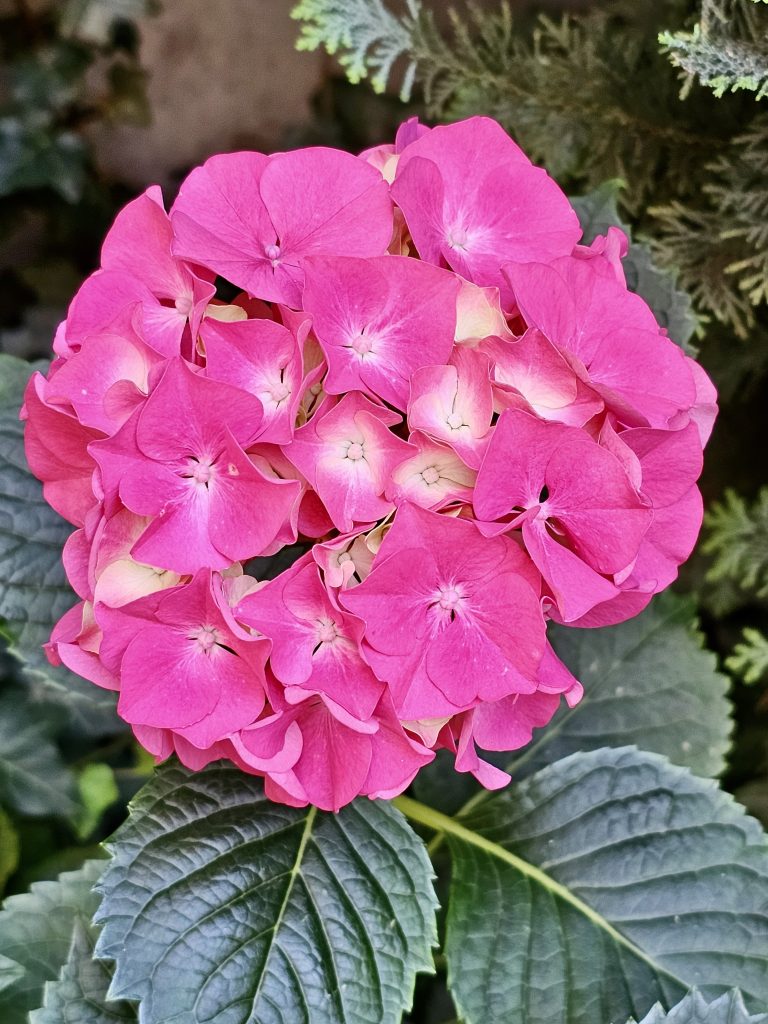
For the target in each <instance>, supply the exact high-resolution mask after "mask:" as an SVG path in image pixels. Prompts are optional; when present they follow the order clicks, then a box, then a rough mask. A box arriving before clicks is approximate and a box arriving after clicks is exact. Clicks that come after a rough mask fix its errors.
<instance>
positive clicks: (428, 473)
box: [421, 466, 440, 484]
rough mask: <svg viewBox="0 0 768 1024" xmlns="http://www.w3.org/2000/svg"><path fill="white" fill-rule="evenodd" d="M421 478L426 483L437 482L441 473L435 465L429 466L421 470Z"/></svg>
mask: <svg viewBox="0 0 768 1024" xmlns="http://www.w3.org/2000/svg"><path fill="white" fill-rule="evenodd" d="M421 479H422V480H423V481H424V483H425V484H436V483H437V482H438V480H439V479H440V473H439V472H438V470H437V469H435V467H434V466H427V468H426V469H423V470H422V471H421Z"/></svg>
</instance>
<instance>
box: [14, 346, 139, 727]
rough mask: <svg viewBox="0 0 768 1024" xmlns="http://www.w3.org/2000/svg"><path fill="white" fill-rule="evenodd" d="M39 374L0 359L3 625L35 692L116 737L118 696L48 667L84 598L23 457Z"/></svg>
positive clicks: (58, 522) (61, 533)
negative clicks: (50, 648)
mask: <svg viewBox="0 0 768 1024" xmlns="http://www.w3.org/2000/svg"><path fill="white" fill-rule="evenodd" d="M34 369H41V370H44V369H46V364H44V363H43V364H36V365H35V366H30V364H29V363H26V362H24V361H23V360H21V359H16V358H14V357H13V356H8V355H3V354H0V620H3V621H4V623H5V626H4V630H3V631H4V632H5V633H6V634H7V635H8V638H9V641H10V646H9V650H10V652H11V653H12V654H13V655H15V656H16V657H17V658H19V659H20V660H21V661H23V662H24V663H25V667H26V671H25V675H26V676H27V678H28V680H29V682H30V684H31V686H32V688H33V691H37V694H38V695H39V696H42V697H43V699H47V700H48V701H51V700H54V701H56V702H57V703H59V704H60V706H61V707H62V709H63V710H64V713H65V714H66V715H67V716H68V717H69V718H70V719H71V720H72V722H73V723H74V724H75V725H76V726H79V727H81V729H82V730H83V731H85V732H87V733H96V734H104V733H109V732H116V731H119V730H120V728H121V726H120V724H119V719H118V718H117V715H116V713H115V711H114V704H115V701H114V696H113V695H112V694H111V693H108V692H107V691H105V690H100V689H99V688H98V687H96V686H94V685H93V684H92V683H87V682H86V681H85V680H83V679H80V678H79V677H78V676H76V675H74V674H73V673H72V672H69V671H68V670H67V669H65V668H63V667H59V668H54V667H53V666H51V665H49V664H48V661H47V659H46V657H45V654H44V652H43V647H42V645H43V644H44V643H45V642H46V641H47V640H48V637H49V636H50V632H51V628H52V627H53V625H54V623H55V622H56V621H57V620H58V619H59V618H60V617H61V616H62V615H63V614H64V612H65V611H66V610H67V609H68V608H70V607H71V606H72V605H73V604H74V603H75V602H76V600H77V598H76V596H75V594H74V593H73V592H72V590H71V589H70V587H69V584H68V583H67V580H66V577H65V575H64V567H63V565H62V562H61V552H62V548H63V547H64V542H65V540H66V539H67V537H68V535H69V533H70V532H71V530H72V527H71V526H70V525H69V524H68V523H66V522H65V521H64V520H63V519H62V518H61V517H60V516H59V515H58V514H57V513H56V512H54V510H53V509H52V508H51V507H50V506H49V505H48V504H47V503H46V501H45V499H44V498H43V489H42V487H41V485H40V483H39V482H38V481H37V480H36V479H35V478H34V477H33V476H32V474H31V473H30V471H29V469H28V467H27V462H26V458H25V456H24V425H23V424H22V423H21V422H20V421H19V408H20V406H21V403H22V399H23V395H24V387H25V385H26V383H27V380H28V379H29V375H30V373H31V372H32V370H34Z"/></svg>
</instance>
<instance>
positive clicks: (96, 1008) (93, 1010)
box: [29, 919, 137, 1024]
mask: <svg viewBox="0 0 768 1024" xmlns="http://www.w3.org/2000/svg"><path fill="white" fill-rule="evenodd" d="M97 934H98V933H97V932H96V929H95V928H94V927H93V925H91V926H90V927H89V926H87V925H86V924H85V923H84V922H83V921H81V920H80V919H77V920H76V921H75V927H74V931H73V934H72V945H71V946H70V948H69V955H68V957H67V960H66V962H65V963H64V965H63V967H62V968H61V972H60V974H59V977H58V978H57V979H56V981H46V983H45V995H44V999H43V1005H42V1007H41V1008H40V1009H39V1010H33V1011H32V1013H31V1014H30V1015H29V1024H62V1021H66V1024H117V1022H118V1021H135V1020H137V1016H136V1010H135V1009H134V1007H133V1006H131V1004H130V1003H125V1002H122V1001H115V1000H112V999H107V989H108V988H109V984H110V982H111V980H112V971H111V970H110V968H109V965H108V964H106V963H104V961H103V960H95V959H94V957H93V950H94V946H95V944H96V936H97Z"/></svg>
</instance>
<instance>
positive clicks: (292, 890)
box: [96, 763, 436, 1024]
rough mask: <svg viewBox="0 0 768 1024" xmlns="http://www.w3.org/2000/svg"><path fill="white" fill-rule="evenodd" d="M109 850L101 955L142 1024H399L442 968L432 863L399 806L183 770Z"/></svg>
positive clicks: (140, 806)
mask: <svg viewBox="0 0 768 1024" xmlns="http://www.w3.org/2000/svg"><path fill="white" fill-rule="evenodd" d="M109 848H110V852H111V854H112V858H113V859H112V863H111V865H110V866H109V868H108V869H107V871H106V873H105V875H104V877H103V879H102V881H101V884H100V886H99V888H100V890H101V891H102V892H103V894H104V897H103V900H102V903H101V907H100V909H99V912H98V914H97V918H96V919H97V920H98V921H99V922H101V923H103V932H102V935H101V938H100V939H99V942H98V945H97V954H98V955H99V956H102V957H109V958H111V959H114V960H115V961H116V970H115V980H114V982H113V984H112V988H111V990H110V994H111V995H112V996H113V997H114V998H130V999H140V1000H141V1020H142V1024H161V1022H162V1024H197V1022H198V1021H201V1020H209V1021H213V1020H215V1021H216V1022H217V1024H245V1022H246V1021H259V1024H272V1022H274V1024H278V1022H281V1024H286V1022H289V1021H290V1022H291V1024H293V1022H294V1021H296V1022H299V1021H301V1022H304V1024H363V1022H366V1024H372V1022H374V1021H375V1022H377V1024H390V1022H391V1024H395V1022H397V1021H399V1020H400V1015H401V1013H402V1011H403V1010H404V1009H405V1008H407V1007H408V1006H409V1005H410V1002H411V999H412V994H413V985H414V979H415V975H416V972H417V971H431V970H432V957H431V948H432V946H433V945H434V943H435V940H436V929H435V913H434V911H435V899H434V893H433V890H432V884H431V877H432V872H431V866H430V863H429V859H428V857H427V855H426V851H425V849H424V845H423V843H422V841H421V840H420V839H419V838H418V836H416V834H415V833H414V832H413V831H412V830H411V828H410V827H409V826H408V824H407V823H406V822H405V820H404V819H403V818H402V816H401V815H400V814H399V813H398V812H397V811H396V810H394V808H393V807H391V806H390V805H389V804H387V803H385V802H382V801H376V802H373V801H367V800H361V801H357V802H355V803H353V804H351V805H349V806H348V807H345V808H344V809H343V810H342V811H341V812H340V813H339V814H326V813H323V812H319V811H317V810H315V809H314V808H309V809H308V808H303V809H296V808H291V807H285V806H283V805H280V804H274V803H271V802H270V801H269V800H267V799H266V798H265V797H264V795H263V790H262V786H261V784H260V782H258V781H257V780H256V779H254V778H252V777H250V776H248V775H245V774H244V773H243V772H241V771H239V770H238V769H237V768H235V767H234V766H232V765H230V764H224V763H218V764H216V765H213V766H211V767H209V768H207V769H205V770H204V771H202V772H197V773H192V772H189V771H187V770H186V769H183V768H181V767H180V766H176V765H170V766H166V767H164V768H162V769H160V770H159V771H158V773H157V775H156V776H155V778H154V779H153V780H152V781H151V782H150V783H149V784H148V785H147V786H146V787H145V788H144V789H143V790H142V791H141V793H140V794H139V796H138V797H137V798H136V801H135V803H134V805H133V806H132V809H131V814H130V817H129V820H128V822H127V823H126V824H125V825H123V826H122V827H121V828H120V829H119V830H118V832H117V833H116V835H115V837H114V840H113V841H112V842H111V843H110V847H109Z"/></svg>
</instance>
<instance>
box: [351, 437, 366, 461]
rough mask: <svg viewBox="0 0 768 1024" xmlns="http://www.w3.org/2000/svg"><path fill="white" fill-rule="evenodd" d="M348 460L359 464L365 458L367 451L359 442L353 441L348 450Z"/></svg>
mask: <svg viewBox="0 0 768 1024" xmlns="http://www.w3.org/2000/svg"><path fill="white" fill-rule="evenodd" d="M347 458H348V459H351V460H352V461H353V462H359V460H360V459H363V458H365V449H364V448H363V446H362V445H361V444H359V443H358V442H357V441H353V442H352V444H351V445H350V446H349V448H347Z"/></svg>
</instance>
